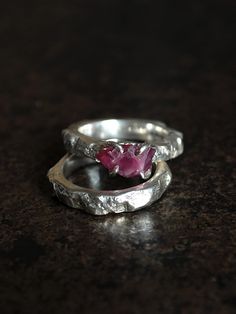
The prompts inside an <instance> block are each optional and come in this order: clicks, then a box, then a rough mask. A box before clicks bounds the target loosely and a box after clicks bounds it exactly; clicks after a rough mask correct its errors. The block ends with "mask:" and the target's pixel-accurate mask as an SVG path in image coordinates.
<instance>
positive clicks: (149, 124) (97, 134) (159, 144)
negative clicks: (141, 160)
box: [62, 119, 183, 160]
mask: <svg viewBox="0 0 236 314" xmlns="http://www.w3.org/2000/svg"><path fill="white" fill-rule="evenodd" d="M62 135H63V141H64V145H65V148H66V150H67V151H68V152H70V153H73V154H76V155H79V154H80V153H83V154H84V155H85V156H88V157H90V158H93V159H95V155H96V153H97V152H98V151H99V150H100V149H101V148H103V147H104V146H106V145H108V143H107V141H109V143H112V140H116V142H119V141H121V142H124V140H128V141H130V140H131V141H132V140H133V141H137V140H138V141H143V142H145V143H148V144H150V145H152V146H154V147H155V148H156V154H155V157H154V160H169V159H172V158H175V157H177V156H179V155H180V154H182V152H183V134H182V133H181V132H179V131H176V130H174V129H171V128H169V127H167V125H166V124H165V123H163V122H160V121H153V120H143V119H108V120H94V121H81V122H78V123H73V124H71V125H70V126H69V127H68V128H66V129H65V130H63V132H62ZM116 142H115V143H116Z"/></svg>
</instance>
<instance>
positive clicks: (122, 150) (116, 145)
mask: <svg viewBox="0 0 236 314" xmlns="http://www.w3.org/2000/svg"><path fill="white" fill-rule="evenodd" d="M113 146H114V147H115V148H118V150H119V152H121V153H123V152H124V148H123V147H122V145H121V144H119V143H115V142H114V143H113Z"/></svg>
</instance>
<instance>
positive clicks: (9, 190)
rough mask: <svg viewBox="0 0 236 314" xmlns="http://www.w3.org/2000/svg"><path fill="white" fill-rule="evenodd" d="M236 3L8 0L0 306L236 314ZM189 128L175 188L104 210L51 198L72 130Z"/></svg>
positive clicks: (1, 25)
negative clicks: (119, 120)
mask: <svg viewBox="0 0 236 314" xmlns="http://www.w3.org/2000/svg"><path fill="white" fill-rule="evenodd" d="M235 9H236V4H235V1H234V0H222V1H220V0H216V1H210V0H198V1H187V0H183V1H169V0H162V1H158V0H156V1H154V0H153V1H151V0H136V1H134V0H133V1H131V0H130V1H128V0H125V1H122V0H120V1H118V0H117V1H116V0H113V1H111V0H99V1H95V0H86V1H85V0H84V1H82V0H80V1H69V0H68V1H66V0H48V1H26V0H25V1H1V4H0V15H1V17H0V43H1V44H0V141H1V145H0V154H1V164H0V167H1V168H0V188H1V193H0V200H1V202H0V207H1V210H0V219H1V225H0V262H1V263H0V265H1V266H0V267H1V270H0V313H1V314H12V313H16V314H21V313H25V314H28V313H30V314H39V313H44V314H45V313H46V314H47V313H50V314H51V313H58V314H62V313H63V314H64V313H73V314H74V313H76V314H77V313H93V314H97V313H98V314H99V313H114V314H120V313H121V314H122V313H127V314H129V313H135V314H139V313H186V314H191V313H194V314H195V313H197V314H198V313H200V314H201V313H214V314H215V313H217V314H218V313H235V312H236V266H235V265H236V212H235V206H234V202H233V197H234V196H235V188H234V181H233V180H234V179H235V158H234V153H235V149H234V147H233V146H235V141H234V138H235V129H234V127H235V124H236V123H235V118H236V116H235V111H234V107H235V104H236V101H235V100H236V99H235V90H236V84H235V77H234V76H233V75H235V16H236V14H235V13H236V10H235ZM99 117H102V118H103V117H139V118H152V119H159V120H162V121H164V122H166V123H168V124H169V125H170V126H172V127H174V128H176V129H179V130H181V131H182V132H183V133H184V135H185V153H184V155H182V156H181V157H179V158H177V159H176V160H173V161H171V162H169V165H170V167H171V169H172V172H173V182H172V184H171V187H170V188H169V190H168V191H167V192H166V193H165V195H164V196H163V198H162V199H161V200H160V201H159V202H157V203H156V204H154V205H153V206H151V207H150V208H147V209H145V210H142V211H140V212H137V213H134V214H126V215H117V216H108V217H92V216H89V215H87V214H84V213H83V212H81V211H78V210H73V209H70V208H67V207H66V206H64V205H63V204H61V203H59V202H58V201H57V200H56V199H55V198H52V197H51V194H50V190H49V187H48V184H47V179H46V173H47V170H48V169H49V168H50V167H51V166H52V165H53V164H54V163H55V162H56V161H57V160H58V159H59V158H60V157H61V156H62V155H63V154H64V149H63V145H62V141H61V136H60V131H61V129H62V128H64V127H66V126H67V125H68V124H69V123H71V122H74V121H76V120H80V119H89V118H99Z"/></svg>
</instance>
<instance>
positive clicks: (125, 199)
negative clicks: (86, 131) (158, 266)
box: [48, 155, 172, 215]
mask: <svg viewBox="0 0 236 314" xmlns="http://www.w3.org/2000/svg"><path fill="white" fill-rule="evenodd" d="M91 163H94V161H93V160H91V159H89V158H79V157H76V156H74V155H65V156H64V157H63V158H62V159H61V160H60V161H59V162H58V163H57V164H56V165H55V166H54V167H52V168H51V169H50V170H49V172H48V178H49V181H50V182H51V183H52V185H53V188H54V190H55V193H56V195H57V197H58V198H59V199H60V200H61V201H62V202H64V203H65V204H67V205H68V206H70V207H74V208H80V209H82V210H84V211H86V212H88V213H90V214H93V215H106V214H108V213H121V212H132V211H136V210H138V209H141V208H143V207H145V206H147V205H150V204H152V203H153V202H155V201H156V200H157V199H159V198H160V197H161V196H162V194H163V193H164V191H165V190H166V188H167V187H168V185H169V184H170V182H171V177H172V175H171V172H170V169H169V167H168V166H167V164H166V162H164V161H157V162H156V163H155V171H154V173H153V175H152V176H151V178H150V179H149V180H147V181H145V182H144V183H142V184H139V185H136V186H133V187H131V188H126V189H122V190H110V191H101V190H95V189H88V188H84V187H80V186H78V185H75V184H74V183H73V182H71V181H70V180H69V179H68V178H69V177H70V175H71V174H72V173H73V172H74V171H75V170H77V169H79V168H80V167H83V166H85V165H88V164H91Z"/></svg>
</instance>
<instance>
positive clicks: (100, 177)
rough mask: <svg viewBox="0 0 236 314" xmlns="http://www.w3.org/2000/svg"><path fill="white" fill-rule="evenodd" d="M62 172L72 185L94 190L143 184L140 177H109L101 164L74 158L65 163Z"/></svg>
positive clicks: (116, 188)
mask: <svg viewBox="0 0 236 314" xmlns="http://www.w3.org/2000/svg"><path fill="white" fill-rule="evenodd" d="M63 172H64V176H65V177H66V179H67V180H69V181H71V182H72V183H73V184H75V185H78V186H80V187H84V188H89V189H94V190H103V191H104V190H122V189H126V188H130V187H132V186H136V185H139V184H141V183H143V182H145V180H143V179H142V178H141V177H135V178H123V177H121V176H119V175H116V176H110V175H109V173H108V170H107V169H105V168H104V167H103V166H102V165H101V164H97V163H96V162H95V161H91V159H86V158H85V159H81V158H77V157H75V156H74V157H71V158H70V159H68V160H67V161H66V162H65V165H64V168H63Z"/></svg>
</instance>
